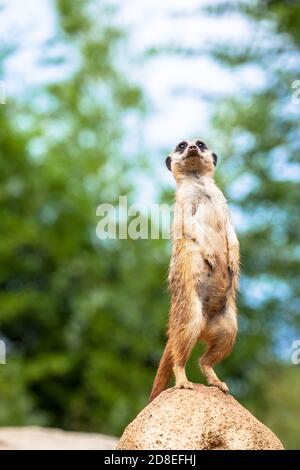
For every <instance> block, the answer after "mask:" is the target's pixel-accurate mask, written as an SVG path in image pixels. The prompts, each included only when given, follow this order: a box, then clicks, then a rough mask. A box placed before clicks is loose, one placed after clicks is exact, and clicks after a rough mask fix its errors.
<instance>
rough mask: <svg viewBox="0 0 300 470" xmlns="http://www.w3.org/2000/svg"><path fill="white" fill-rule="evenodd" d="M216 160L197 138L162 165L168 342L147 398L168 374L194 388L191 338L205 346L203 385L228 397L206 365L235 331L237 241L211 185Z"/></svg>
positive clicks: (228, 345)
mask: <svg viewBox="0 0 300 470" xmlns="http://www.w3.org/2000/svg"><path fill="white" fill-rule="evenodd" d="M216 164H217V155H216V154H215V153H213V152H212V151H210V150H209V149H208V147H207V146H206V144H205V143H204V142H202V141H200V140H195V141H183V142H180V143H179V144H178V145H177V147H176V148H175V150H174V151H173V152H172V153H171V154H170V155H169V156H168V157H167V159H166V165H167V167H168V169H169V170H170V171H172V173H173V176H174V178H175V181H176V186H177V190H176V198H175V206H174V219H173V223H172V231H171V233H172V256H171V262H170V268H169V277H168V280H169V289H170V293H171V306H170V312H169V322H168V333H167V336H168V341H167V344H166V347H165V350H164V353H163V356H162V358H161V361H160V364H159V367H158V371H157V374H156V377H155V380H154V384H153V388H152V392H151V395H150V401H151V400H153V399H154V398H155V397H157V396H158V395H159V394H160V393H161V392H162V391H163V390H164V389H165V388H166V387H167V386H168V383H169V381H170V378H171V376H172V371H173V372H174V375H175V387H178V388H184V389H193V388H194V385H193V384H192V383H191V382H190V381H188V379H187V377H186V373H185V365H186V362H187V360H188V358H189V356H190V354H191V352H192V349H193V347H194V346H195V344H196V343H197V342H198V341H203V342H205V343H206V345H207V349H206V352H205V353H204V354H203V356H202V357H201V358H200V359H199V366H200V369H201V371H202V373H203V375H204V376H205V377H206V380H207V382H208V384H209V385H214V386H216V387H219V388H220V389H221V390H222V391H223V392H225V393H228V392H229V389H228V387H227V385H226V383H224V382H221V381H220V379H219V378H218V377H217V375H216V373H215V371H214V370H213V366H214V365H215V364H216V363H218V362H220V361H222V360H223V359H224V358H225V357H226V356H228V354H229V353H230V351H231V350H232V347H233V344H234V342H235V339H236V334H237V309H236V292H237V288H238V279H239V242H238V239H237V236H236V233H235V229H234V227H233V225H232V223H231V221H230V214H229V209H228V206H227V202H226V199H225V197H224V195H223V193H222V192H221V190H220V189H219V188H218V187H217V186H216V184H215V182H214V169H215V166H216Z"/></svg>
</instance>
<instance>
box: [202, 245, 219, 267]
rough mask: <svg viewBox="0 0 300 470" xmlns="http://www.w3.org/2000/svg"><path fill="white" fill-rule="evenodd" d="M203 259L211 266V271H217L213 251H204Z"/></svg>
mask: <svg viewBox="0 0 300 470" xmlns="http://www.w3.org/2000/svg"><path fill="white" fill-rule="evenodd" d="M203 258H204V261H205V262H206V263H207V264H208V265H209V267H210V268H211V269H215V267H216V257H215V254H214V252H213V251H212V250H209V249H204V250H203Z"/></svg>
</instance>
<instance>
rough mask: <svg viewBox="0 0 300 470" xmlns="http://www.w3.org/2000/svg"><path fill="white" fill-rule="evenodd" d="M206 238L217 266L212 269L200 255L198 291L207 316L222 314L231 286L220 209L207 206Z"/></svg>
mask: <svg viewBox="0 0 300 470" xmlns="http://www.w3.org/2000/svg"><path fill="white" fill-rule="evenodd" d="M204 221H205V237H204V241H203V243H204V245H205V243H208V244H209V245H210V249H211V250H212V252H213V254H214V256H215V266H214V267H213V268H212V267H211V266H210V265H209V264H208V263H207V262H205V260H204V259H203V257H202V256H201V254H200V257H202V259H201V260H200V259H199V260H198V261H199V264H198V265H199V270H198V276H196V277H195V280H196V286H195V287H196V290H197V292H198V295H199V298H200V299H201V301H202V305H203V309H204V311H205V312H206V313H207V314H213V313H216V312H220V311H221V310H222V309H223V308H224V307H225V304H226V299H227V294H228V290H229V289H230V286H231V276H230V273H229V271H228V247H227V237H226V231H225V219H224V214H223V213H222V211H220V209H219V208H215V207H214V206H209V205H208V206H207V209H206V213H205V216H204Z"/></svg>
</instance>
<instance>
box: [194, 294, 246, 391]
mask: <svg viewBox="0 0 300 470" xmlns="http://www.w3.org/2000/svg"><path fill="white" fill-rule="evenodd" d="M211 322H212V323H211V325H208V335H207V338H206V342H207V344H208V348H207V350H206V352H205V353H204V354H203V356H202V357H201V358H200V360H199V365H200V368H201V371H202V373H203V375H204V376H205V377H206V379H207V382H208V384H209V385H215V386H216V387H218V388H220V389H221V390H222V391H223V392H224V393H228V392H229V389H228V386H227V385H226V383H225V382H221V380H220V379H219V378H218V376H217V374H216V373H215V371H214V370H213V366H214V365H215V364H217V363H218V362H221V361H222V359H224V358H225V357H226V356H228V354H229V353H230V351H231V350H232V347H233V344H234V342H235V338H236V333H237V321H236V311H235V306H234V305H232V304H231V302H228V304H227V306H226V308H225V312H224V315H223V316H222V317H220V320H219V321H216V320H215V319H213V320H211Z"/></svg>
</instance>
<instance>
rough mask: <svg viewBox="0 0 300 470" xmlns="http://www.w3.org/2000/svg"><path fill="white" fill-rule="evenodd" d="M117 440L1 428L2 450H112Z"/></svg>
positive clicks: (37, 429)
mask: <svg viewBox="0 0 300 470" xmlns="http://www.w3.org/2000/svg"><path fill="white" fill-rule="evenodd" d="M116 445H117V439H116V438H114V437H109V436H103V435H102V434H90V433H81V432H69V431H61V430H60V429H49V428H36V427H26V428H0V450H101V449H104V450H111V449H115V448H116Z"/></svg>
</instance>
